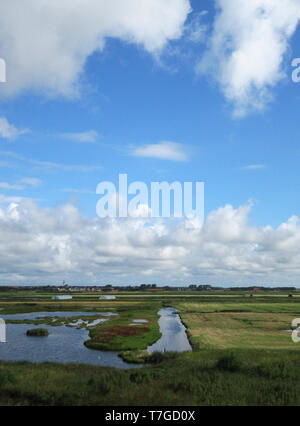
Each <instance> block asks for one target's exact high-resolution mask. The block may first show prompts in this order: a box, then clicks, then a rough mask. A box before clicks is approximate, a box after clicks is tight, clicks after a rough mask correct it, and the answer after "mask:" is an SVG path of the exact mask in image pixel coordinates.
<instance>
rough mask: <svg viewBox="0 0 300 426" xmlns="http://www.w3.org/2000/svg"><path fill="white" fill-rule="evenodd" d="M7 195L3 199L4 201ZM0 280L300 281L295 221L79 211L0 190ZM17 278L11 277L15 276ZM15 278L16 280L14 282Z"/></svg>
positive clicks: (243, 213)
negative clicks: (259, 222) (102, 215)
mask: <svg viewBox="0 0 300 426" xmlns="http://www.w3.org/2000/svg"><path fill="white" fill-rule="evenodd" d="M5 202H6V205H5V204H4V203H5ZM0 204H2V207H1V208H0V282H1V283H4V282H15V281H14V280H15V277H16V274H17V276H18V283H19V282H24V283H40V282H41V281H43V282H45V283H46V282H49V283H58V282H61V280H62V279H67V280H68V281H69V282H70V283H81V284H82V283H83V282H84V283H92V282H95V283H100V284H101V283H105V282H107V281H109V282H113V283H128V282H132V283H138V282H143V281H144V278H143V277H144V276H147V277H148V279H149V280H150V281H151V282H157V283H164V284H166V283H169V284H172V283H174V284H190V283H191V282H192V283H195V282H196V283H197V282H199V283H200V284H201V283H203V282H205V283H213V284H219V285H226V284H227V285H228V284H229V283H230V284H234V283H235V284H252V285H253V284H272V283H276V284H281V285H285V284H286V283H287V284H293V285H299V284H300V279H299V276H300V222H299V218H297V217H292V218H290V219H289V220H288V221H287V222H285V223H283V224H281V225H280V226H279V227H278V228H272V227H270V226H266V227H253V226H250V225H249V224H248V215H249V212H250V209H251V207H250V206H248V205H247V206H241V207H239V208H237V209H234V208H233V207H232V206H230V205H227V206H225V207H222V208H219V209H218V210H216V211H212V212H211V213H210V214H209V215H208V216H207V221H206V224H205V225H204V226H203V227H201V226H199V224H198V223H197V221H195V220H183V221H181V222H179V223H177V224H176V223H175V224H174V223H170V222H169V221H166V222H163V221H161V220H157V221H156V222H153V221H151V219H149V220H147V219H142V218H140V217H135V218H131V219H98V218H97V219H96V218H83V217H82V216H81V214H80V213H79V211H78V210H77V209H76V208H75V207H74V206H72V205H65V206H61V207H56V208H40V207H38V206H37V205H36V204H35V203H34V202H33V201H31V200H21V199H20V198H19V199H18V198H7V197H3V196H0ZM15 283H16V282H15ZM16 284H17V283H16Z"/></svg>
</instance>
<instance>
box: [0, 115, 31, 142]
mask: <svg viewBox="0 0 300 426" xmlns="http://www.w3.org/2000/svg"><path fill="white" fill-rule="evenodd" d="M27 132H28V130H26V129H21V130H20V129H17V128H16V127H15V126H14V125H13V124H10V123H9V122H8V121H7V119H6V118H5V117H0V138H2V139H8V140H13V139H16V138H18V137H19V136H21V135H23V134H24V133H27Z"/></svg>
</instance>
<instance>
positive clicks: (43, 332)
mask: <svg viewBox="0 0 300 426" xmlns="http://www.w3.org/2000/svg"><path fill="white" fill-rule="evenodd" d="M26 335H27V336H34V337H43V336H48V335H49V332H48V330H47V329H46V328H32V329H31V330H27V332H26Z"/></svg>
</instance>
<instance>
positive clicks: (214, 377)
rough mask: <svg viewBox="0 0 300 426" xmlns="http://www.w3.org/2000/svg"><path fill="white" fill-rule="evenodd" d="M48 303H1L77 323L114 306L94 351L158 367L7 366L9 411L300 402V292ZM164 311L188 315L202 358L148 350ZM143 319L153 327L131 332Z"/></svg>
mask: <svg viewBox="0 0 300 426" xmlns="http://www.w3.org/2000/svg"><path fill="white" fill-rule="evenodd" d="M24 293H25V292H24ZM17 296H18V297H17ZM4 297H8V295H7V294H5V296H4ZM39 297H41V300H36V299H37V298H39ZM47 297H50V296H49V295H39V294H37V293H35V294H33V295H32V299H30V297H29V294H28V293H26V294H22V295H20V294H19V295H12V297H11V298H9V300H8V299H5V300H3V299H2V300H1V295H0V307H2V308H4V310H3V311H1V312H0V316H1V313H18V312H20V313H21V312H42V311H46V312H54V311H63V310H65V311H74V318H75V317H76V312H79V311H80V312H84V311H90V312H94V311H95V312H99V313H100V312H101V311H102V312H103V311H104V310H109V311H112V310H114V312H116V313H118V316H117V317H112V318H110V320H109V321H108V322H106V323H103V324H100V325H98V326H96V327H95V328H94V329H91V330H90V337H91V339H90V340H89V341H88V342H87V343H86V344H87V346H89V347H93V348H97V349H102V350H114V351H118V352H119V353H120V354H121V356H122V358H123V359H125V360H126V361H128V362H140V363H145V362H151V366H149V367H142V368H141V369H130V370H126V371H124V370H117V369H113V368H104V367H96V366H89V365H76V364H72V365H71V364H67V365H60V364H55V363H44V364H30V363H6V362H0V405H150V406H151V405H165V406H168V405H300V359H299V348H300V346H299V345H300V344H295V343H293V342H292V340H291V336H290V334H289V333H286V332H284V331H283V330H287V329H290V328H291V321H292V320H293V319H294V318H296V317H300V297H299V295H298V294H294V296H293V297H292V298H290V297H288V293H285V292H278V293H260V294H254V295H253V297H250V294H246V293H242V292H237V293H234V294H233V292H231V294H225V292H222V291H219V292H214V293H212V292H207V293H202V292H201V293H200V294H199V292H187V293H178V292H175V291H174V292H171V293H162V294H155V295H153V294H145V293H144V294H143V293H138V294H132V293H128V294H119V295H118V296H117V299H116V300H115V301H99V300H98V297H99V295H95V296H94V295H91V294H78V295H75V296H74V299H73V300H72V301H65V302H57V301H53V302H51V301H48V300H47ZM21 298H23V300H20V299H21ZM25 299H26V300H25ZM162 306H172V307H174V308H178V309H180V316H181V318H182V321H183V323H184V325H185V326H186V327H187V332H188V335H189V339H190V341H191V343H192V346H193V352H186V353H183V354H173V353H164V354H151V355H149V354H148V353H147V352H146V351H145V349H146V347H147V346H148V345H150V344H152V343H154V342H155V341H156V340H158V339H159V337H160V333H159V327H158V315H157V312H158V311H159V309H160V308H161V307H162ZM96 317H97V318H99V315H97V316H96ZM74 318H73V319H67V321H66V322H67V323H68V322H70V321H72V320H74ZM86 318H88V319H89V320H91V321H92V320H93V319H94V317H93V316H91V317H86ZM134 319H147V320H148V323H146V324H141V325H139V326H135V327H130V326H129V324H130V323H131V322H132V320H134ZM51 320H52V318H51ZM63 320H65V319H61V318H57V324H56V322H55V323H54V324H56V325H61V322H62V321H63ZM49 321H50V319H49Z"/></svg>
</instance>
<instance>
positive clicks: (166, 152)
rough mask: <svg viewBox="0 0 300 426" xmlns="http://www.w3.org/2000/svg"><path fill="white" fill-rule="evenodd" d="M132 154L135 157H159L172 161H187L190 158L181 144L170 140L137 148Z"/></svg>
mask: <svg viewBox="0 0 300 426" xmlns="http://www.w3.org/2000/svg"><path fill="white" fill-rule="evenodd" d="M132 155H133V156H135V157H149V158H159V159H161V160H171V161H187V159H188V157H187V155H186V153H185V152H184V151H183V146H182V145H181V144H179V143H175V142H168V141H164V142H160V143H156V144H149V145H144V146H142V147H139V148H135V149H134V150H133V151H132Z"/></svg>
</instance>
